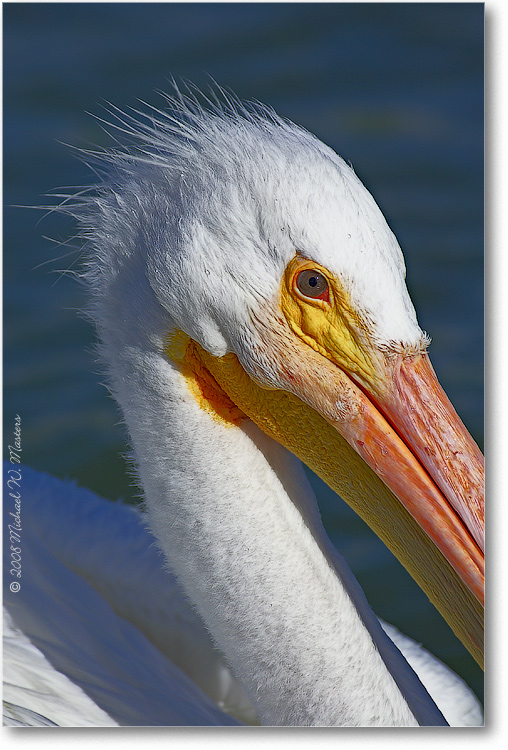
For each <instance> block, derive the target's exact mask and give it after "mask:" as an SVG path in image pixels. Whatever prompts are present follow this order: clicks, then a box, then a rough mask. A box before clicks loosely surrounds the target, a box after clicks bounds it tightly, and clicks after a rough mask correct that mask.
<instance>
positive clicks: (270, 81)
mask: <svg viewBox="0 0 508 750" xmlns="http://www.w3.org/2000/svg"><path fill="white" fill-rule="evenodd" d="M3 11H4V197H5V204H6V207H5V209H4V342H5V357H4V385H5V410H4V435H5V437H4V441H5V444H8V443H9V442H12V437H11V436H12V428H13V425H14V415H15V414H19V415H20V416H21V420H22V436H23V459H24V461H25V462H26V463H27V464H30V465H31V466H33V467H34V468H38V469H41V470H45V471H48V472H50V473H52V474H54V475H56V476H59V477H62V478H65V477H73V478H77V479H78V480H79V482H80V483H81V484H82V485H84V486H87V487H89V488H91V489H93V490H95V491H97V492H98V493H99V494H101V495H103V496H105V497H109V498H117V497H119V496H121V497H124V498H125V499H133V498H135V497H136V495H137V490H136V489H134V488H133V487H132V482H131V480H130V478H129V476H128V474H127V472H126V464H125V461H124V459H123V458H122V454H123V453H125V452H126V450H127V448H126V442H125V436H124V433H123V431H122V427H121V426H120V425H119V414H118V412H117V410H116V407H115V405H114V403H113V402H112V401H111V399H110V398H109V397H108V395H107V393H106V390H105V389H104V387H103V386H101V384H100V382H101V374H100V370H99V368H98V366H97V364H96V362H95V358H94V355H93V341H94V333H93V331H92V329H91V327H90V325H89V324H88V323H87V322H86V321H85V320H84V319H83V318H82V317H80V315H79V312H78V311H79V310H80V309H81V308H82V307H83V306H84V299H83V296H82V290H81V289H80V287H79V285H77V284H76V282H75V281H74V280H73V279H72V276H71V275H69V274H68V273H60V271H61V270H62V269H63V270H64V271H67V270H69V269H71V270H73V269H75V268H76V269H77V268H78V267H79V264H78V265H76V260H77V258H76V254H71V255H69V256H68V257H63V258H61V259H60V260H54V262H50V263H46V262H47V261H51V260H53V259H55V258H58V257H59V256H61V255H62V254H65V253H68V252H69V248H66V247H65V246H59V245H58V244H55V241H56V243H58V242H65V241H69V240H70V238H72V236H73V232H74V227H73V223H72V221H71V220H70V219H67V218H63V217H61V216H58V215H56V214H49V215H46V216H43V212H40V213H37V212H35V211H32V210H25V209H21V208H13V206H14V205H18V206H23V205H29V206H33V205H37V204H46V203H48V202H49V203H54V202H55V201H54V200H53V201H52V200H51V199H48V198H46V197H44V194H45V193H47V192H48V191H50V190H51V189H54V188H61V187H62V186H80V185H85V184H88V183H89V182H90V181H91V180H92V179H93V178H92V177H91V175H90V173H89V172H88V170H87V169H86V168H85V167H84V166H83V165H82V164H81V163H80V162H79V160H77V159H76V158H75V156H73V154H72V153H71V151H70V150H69V149H68V148H67V147H66V146H65V145H63V144H72V145H75V146H88V145H89V144H97V145H107V144H110V140H109V138H108V136H107V135H106V134H105V133H104V132H103V130H102V129H101V127H100V123H99V122H98V121H97V120H95V119H94V118H93V117H91V116H89V115H88V114H86V113H87V112H91V113H95V114H98V115H100V116H103V114H104V112H103V109H102V107H103V104H104V102H112V103H114V104H115V105H117V106H119V107H121V108H126V107H129V106H137V105H138V101H137V100H138V99H141V100H144V101H147V102H150V103H152V104H155V105H157V106H158V105H160V104H161V100H160V98H159V97H158V96H157V94H156V93H154V92H155V90H160V89H163V90H164V89H165V90H167V89H168V87H169V84H168V80H169V78H170V76H174V77H175V78H177V79H180V78H186V79H189V80H191V81H193V82H194V83H196V84H198V85H199V86H201V87H206V86H208V81H209V79H208V75H210V76H212V77H213V78H214V79H215V80H216V81H218V82H219V83H220V84H221V85H223V86H225V87H230V88H231V89H232V90H234V91H235V92H236V93H237V94H238V95H239V96H240V97H242V98H246V99H258V100H260V101H262V102H265V103H267V104H270V105H272V106H273V107H274V108H275V109H276V110H277V111H278V112H279V113H280V114H282V115H284V116H286V117H289V118H290V119H293V120H294V121H296V122H298V123H299V124H301V125H303V126H305V127H306V128H307V129H309V130H311V131H312V132H314V133H315V134H316V135H318V136H319V137H320V138H321V139H322V140H324V141H325V142H326V143H328V144H329V145H330V146H332V147H333V148H334V149H335V150H336V151H338V153H340V154H341V155H342V156H343V157H344V158H345V159H347V160H348V161H350V162H351V163H352V164H353V166H354V167H355V170H356V172H357V173H358V175H359V176H360V178H361V179H362V180H363V181H364V183H365V184H366V185H367V187H368V188H369V189H370V190H371V192H372V193H373V194H374V196H375V198H376V200H377V202H378V203H379V205H380V206H381V208H382V210H383V211H384V213H385V215H386V217H387V219H388V221H389V223H390V225H391V227H392V228H393V230H394V231H395V233H396V235H397V237H398V239H399V241H400V243H401V246H402V248H403V250H404V253H405V257H406V264H407V269H408V286H409V289H410V292H411V294H412V297H413V300H414V302H415V306H416V308H417V311H418V315H419V320H420V323H421V325H422V327H423V328H424V329H425V330H427V331H428V332H429V333H430V334H431V336H432V338H433V343H432V346H431V350H430V351H431V356H432V360H433V363H434V366H435V369H436V371H437V373H438V376H439V378H440V380H441V383H442V385H443V386H444V388H445V390H446V391H447V393H448V394H449V396H450V398H451V399H452V401H453V403H454V404H455V406H456V408H457V410H458V412H459V414H460V415H461V416H462V418H463V420H464V422H465V423H466V425H467V427H468V428H469V430H470V431H471V433H472V434H473V436H474V437H475V439H476V440H477V441H478V442H479V444H480V445H482V443H483V6H482V5H481V4H480V3H478V4H425V3H424V4H354V3H352V4H340V3H339V4H334V3H331V4H319V3H317V4H314V3H312V4H306V3H304V4H291V3H288V4H214V3H211V4H178V3H175V4H171V3H170V4H121V3H120V4H41V3H34V4H7V5H4V6H3ZM57 192H58V190H57ZM48 237H49V238H51V240H48V239H46V238H48ZM72 244H73V243H72V240H70V245H72ZM41 264H43V265H41ZM314 484H315V487H316V491H317V494H318V496H319V500H320V505H321V508H322V513H323V517H324V520H325V523H326V525H327V528H328V530H329V533H330V535H331V537H332V539H333V540H334V542H335V543H336V544H337V546H338V547H339V549H340V550H341V551H342V552H343V554H344V555H345V557H346V558H347V560H348V561H349V563H350V565H351V566H352V568H353V570H354V571H355V574H356V575H357V577H358V578H359V580H360V582H361V584H362V586H363V587H364V590H365V592H366V594H367V597H368V599H369V601H370V602H371V604H372V606H373V608H374V610H375V611H376V612H377V614H379V615H380V616H383V617H384V618H385V619H386V620H388V621H389V622H393V623H394V624H396V625H397V626H398V627H400V629H402V630H403V631H404V632H406V633H408V634H410V635H412V636H413V637H414V638H415V639H416V640H418V641H420V642H422V643H424V644H425V645H427V646H428V647H429V648H430V649H431V650H432V651H433V652H434V653H435V654H436V655H438V656H439V657H440V658H441V659H443V660H444V661H445V662H447V663H448V664H450V665H451V666H452V667H453V668H454V669H455V670H456V671H457V672H459V673H460V674H462V675H463V676H464V677H465V679H466V680H467V681H468V683H469V684H471V685H472V686H473V687H474V689H475V690H476V691H477V693H478V694H479V695H482V691H483V682H482V673H481V671H480V670H479V668H478V667H477V666H476V665H475V663H474V661H473V660H472V659H471V657H470V656H469V655H468V654H467V652H466V651H465V650H464V648H463V647H462V646H461V645H460V644H459V643H458V642H457V640H456V639H455V638H454V636H453V634H452V633H451V631H450V630H449V628H448V627H447V626H446V624H445V623H444V622H443V620H442V618H441V617H440V616H439V614H438V613H437V612H436V611H435V610H434V608H433V607H432V606H431V605H430V604H429V603H428V600H427V599H426V597H425V596H424V594H422V592H421V591H420V590H419V589H418V587H417V586H416V584H414V583H413V582H412V580H411V579H410V577H409V576H408V574H407V573H406V572H405V571H404V570H403V569H402V568H401V566H400V565H399V564H398V563H397V561H396V560H395V559H394V558H393V556H392V555H391V554H390V553H389V552H388V551H387V550H386V548H385V547H384V546H383V545H382V544H381V543H380V542H379V541H378V540H377V538H376V537H375V536H374V535H373V534H372V533H371V532H370V531H369V530H368V529H367V527H366V526H365V525H364V524H363V523H362V522H361V521H360V520H359V519H358V518H357V517H356V516H355V514H354V513H352V511H350V510H349V508H348V507H347V506H345V505H344V504H340V505H337V503H336V498H335V497H332V493H331V492H330V491H329V490H328V489H327V488H326V487H325V486H324V485H323V484H322V483H321V482H320V481H319V480H317V479H316V480H315V481H314Z"/></svg>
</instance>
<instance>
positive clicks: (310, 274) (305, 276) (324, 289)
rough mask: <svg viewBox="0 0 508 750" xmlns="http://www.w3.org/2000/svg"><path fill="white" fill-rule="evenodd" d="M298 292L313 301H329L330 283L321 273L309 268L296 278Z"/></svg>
mask: <svg viewBox="0 0 508 750" xmlns="http://www.w3.org/2000/svg"><path fill="white" fill-rule="evenodd" d="M296 286H297V287H298V291H299V292H301V294H303V295H304V296H305V297H310V298H311V299H324V300H328V299H329V296H328V282H327V280H326V279H325V277H324V276H323V274H322V273H320V272H319V271H315V270H313V269H312V268H307V269H305V271H300V273H299V274H298V276H297V277H296Z"/></svg>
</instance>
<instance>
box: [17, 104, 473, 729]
mask: <svg viewBox="0 0 508 750" xmlns="http://www.w3.org/2000/svg"><path fill="white" fill-rule="evenodd" d="M168 102H169V104H170V109H169V111H167V112H166V111H159V110H154V111H153V113H152V115H151V116H150V118H149V122H148V121H138V120H136V116H129V115H122V114H118V120H119V124H118V125H117V127H119V129H121V130H123V131H124V132H126V133H127V134H128V135H129V137H130V140H131V141H132V142H131V143H130V145H129V146H128V147H125V148H123V147H119V148H116V149H115V150H112V151H106V152H104V153H101V154H88V158H90V159H94V161H95V162H96V163H97V164H98V167H96V169H97V168H98V169H99V171H100V172H101V173H102V174H103V179H102V182H101V184H100V185H99V186H98V187H97V189H96V190H95V191H94V192H91V193H89V194H85V195H84V196H83V195H82V196H81V197H78V198H75V199H74V200H73V201H71V202H70V203H69V202H68V203H64V205H63V206H62V210H63V211H67V212H69V213H71V214H72V215H74V216H77V217H78V219H79V221H80V223H81V227H82V234H83V236H84V238H85V239H86V243H87V246H88V251H87V272H86V281H87V283H88V286H89V289H90V293H91V298H92V302H91V305H90V314H91V316H92V317H93V319H94V321H95V323H96V325H97V329H98V332H99V336H100V339H101V342H102V344H101V354H102V358H103V360H104V362H105V363H106V367H107V370H108V373H109V383H110V388H111V391H112V393H113V394H114V396H115V397H116V399H117V401H118V403H119V404H120V406H121V409H122V412H123V415H124V419H125V423H126V425H127V428H128V430H129V434H130V438H131V441H132V446H133V451H134V457H135V463H136V467H137V471H138V473H139V478H140V481H141V483H142V486H143V490H144V496H145V501H146V518H147V520H148V524H149V526H150V529H151V531H152V533H153V534H154V536H155V537H156V539H157V541H158V544H159V546H160V548H161V550H162V551H163V552H164V555H165V556H166V558H167V560H168V562H169V564H170V567H171V569H172V571H174V574H175V576H176V578H177V580H178V582H179V585H180V586H181V587H182V588H183V590H184V591H185V593H186V595H187V596H188V598H189V600H190V601H191V602H192V604H193V606H194V607H195V608H196V610H197V612H198V613H199V615H200V617H201V618H202V619H203V621H204V623H205V624H206V627H207V629H208V630H209V632H210V634H211V636H212V639H213V642H214V643H215V644H216V645H217V646H218V647H219V649H220V650H221V652H222V654H223V655H224V658H225V660H226V662H227V663H228V664H229V665H230V667H231V670H232V672H233V674H234V675H235V678H236V680H237V681H238V682H239V683H240V684H241V686H242V688H243V690H244V691H245V695H246V696H247V697H246V699H245V703H249V702H250V704H251V705H252V707H253V710H254V712H255V716H256V717H257V719H258V720H259V722H260V723H262V724H268V725H321V726H323V725H324V726H336V725H340V726H344V725H347V726H416V725H418V724H422V725H428V724H431V725H435V724H436V725H439V724H444V723H445V721H444V719H443V716H442V713H441V712H440V710H439V709H438V708H436V705H435V704H434V702H433V701H432V699H431V698H430V697H429V695H428V693H427V692H426V690H425V688H424V687H423V686H422V684H421V683H420V681H419V680H418V678H417V677H416V675H415V673H414V672H413V670H412V669H411V667H410V666H409V663H413V664H414V666H415V669H417V671H421V670H419V668H418V664H417V662H418V659H417V662H415V661H414V660H412V657H411V653H410V652H411V650H412V649H413V646H409V647H408V643H409V641H408V640H406V639H405V638H404V637H403V636H398V635H397V633H396V632H395V631H394V630H393V629H390V628H389V626H387V629H388V631H389V633H390V635H391V636H392V637H393V638H394V639H395V640H396V641H397V642H398V644H399V647H400V648H401V649H402V650H403V651H404V650H405V652H406V656H407V659H408V661H406V660H405V659H404V658H403V657H402V655H401V653H400V651H399V650H398V649H397V648H395V646H394V645H393V642H392V641H391V640H390V638H388V637H387V636H386V634H385V632H384V630H383V628H382V627H381V626H380V624H379V622H378V620H377V619H376V618H375V616H374V615H373V613H372V611H371V610H370V608H369V606H368V604H367V602H366V600H365V597H364V595H363V592H362V591H361V589H360V587H359V585H358V583H357V582H356V580H355V579H354V577H353V575H352V573H351V572H350V570H349V568H348V567H347V565H346V564H345V562H344V560H343V559H342V558H341V557H340V555H339V554H338V553H337V552H336V550H335V549H334V548H333V547H332V545H331V543H330V542H329V540H328V539H327V537H326V534H325V532H324V529H323V527H322V525H321V521H320V517H319V512H318V509H317V505H316V501H315V498H314V495H313V493H312V490H311V489H310V487H309V485H308V483H307V481H306V479H305V476H304V473H303V470H302V467H301V464H300V462H299V460H298V458H297V457H296V456H298V457H299V458H302V459H303V460H304V461H305V462H306V463H307V464H308V465H309V466H310V467H311V468H312V469H314V470H315V471H316V472H317V473H318V474H320V475H321V476H322V477H323V478H324V479H325V480H326V481H327V483H328V484H329V485H330V486H332V488H334V489H336V490H338V491H339V492H340V494H341V495H342V496H343V497H344V498H345V499H346V500H347V501H348V502H350V504H351V505H352V507H353V508H355V510H357V512H359V513H360V515H362V517H363V518H364V519H365V520H367V522H368V523H369V524H370V525H371V526H372V528H373V529H374V530H375V531H376V532H377V533H378V534H379V536H380V537H381V538H382V539H383V540H384V541H385V542H386V543H387V544H388V546H389V547H390V548H391V549H392V550H393V551H394V552H395V554H396V555H397V556H398V557H399V559H400V560H401V561H402V562H403V564H404V565H405V566H406V567H407V568H408V570H409V571H410V572H411V574H412V575H413V576H414V577H415V579H416V580H417V581H418V583H419V584H420V585H421V586H422V588H423V589H424V590H425V591H426V592H427V594H428V596H429V597H430V598H431V600H432V601H433V602H434V603H435V604H436V606H437V607H438V608H439V609H440V611H441V612H442V613H443V615H444V616H445V618H446V619H447V620H448V622H449V623H450V624H451V626H452V627H453V628H454V630H455V632H456V633H457V635H458V636H459V637H460V638H461V640H462V641H463V642H464V643H465V645H466V646H467V647H468V648H469V650H470V651H471V653H473V655H474V656H475V657H476V658H477V660H479V661H481V659H482V632H483V631H482V612H483V609H482V603H483V463H482V456H481V454H480V452H479V450H478V448H477V447H476V445H475V444H474V442H473V441H472V439H471V438H470V436H469V434H468V433H467V431H466V429H465V428H464V426H463V425H462V423H461V422H460V420H459V418H458V417H457V415H456V413H455V412H454V410H453V407H452V406H451V404H450V403H449V401H448V400H447V398H446V396H445V394H444V392H443V391H442V390H441V388H440V386H439V384H438V382H437V380H436V378H435V375H434V373H433V370H432V368H431V365H430V363H429V360H428V356H427V354H426V347H427V344H428V340H427V337H426V335H425V334H424V333H423V332H422V331H421V329H420V328H419V326H418V323H417V320H416V315H415V312H414V308H413V306H412V303H411V301H410V298H409V296H408V293H407V290H406V287H405V283H404V277H405V269H404V262H403V257H402V253H401V250H400V248H399V246H398V244H397V241H396V239H395V237H394V235H393V234H392V232H391V231H390V229H389V228H388V226H387V224H386V222H385V220H384V218H383V216H382V214H381V212H380V210H379V209H378V207H377V205H376V204H375V202H374V200H373V198H372V197H371V195H370V194H369V193H368V192H367V190H366V189H365V188H364V187H363V185H362V184H361V183H360V181H359V180H358V178H357V177H356V175H355V174H354V172H353V170H352V169H351V168H350V167H349V166H347V165H346V164H345V162H344V161H343V160H342V159H341V158H340V157H338V156H337V155H336V154H335V153H334V152H333V151H332V150H331V149H329V148H328V147H326V146H325V145H323V144H322V143H321V142H320V141H319V140H317V139H316V138H315V137H314V136H312V135H311V134H309V133H307V132H306V131H304V130H302V129H301V128H299V127H297V126H295V125H294V124H292V123H290V122H288V121H285V120H282V119H280V118H279V117H278V116H276V115H275V114H274V113H273V112H272V111H270V110H267V109H266V108H264V107H262V106H260V105H253V106H249V107H247V108H244V107H243V106H242V105H240V104H239V103H237V102H235V101H233V102H230V101H227V102H225V103H224V104H223V105H221V104H217V105H210V107H209V108H208V109H204V108H202V107H201V106H200V105H199V104H198V103H197V102H196V101H194V100H193V99H192V98H186V97H183V96H180V97H177V98H176V99H169V98H168ZM288 449H289V451H291V452H289V451H288ZM293 454H295V455H293ZM122 512H123V510H122ZM129 513H131V511H129ZM81 525H82V524H80V526H81ZM110 527H111V525H109V526H108V525H106V528H108V529H109V528H110ZM117 536H118V535H117ZM117 536H115V535H112V537H111V539H112V544H111V546H113V544H114V545H116V544H117V542H118V545H119V546H120V547H121V541H120V540H117ZM46 537H47V534H46V533H45V532H41V537H40V538H42V539H44V542H45V544H46V543H47V544H48V545H49V544H50V542H48V541H47V538H46ZM92 538H93V534H92ZM56 547H58V544H57V545H56ZM71 547H72V551H71V552H69V553H65V554H66V555H67V554H70V556H71V557H72V555H75V554H77V552H76V550H75V549H74V546H73V545H71ZM110 552H112V553H114V550H111V549H110ZM52 554H56V553H55V552H54V550H53V552H52ZM60 562H61V561H60ZM48 564H49V563H48ZM64 564H65V565H68V567H69V569H70V570H71V571H76V570H77V571H81V569H82V568H81V565H80V564H78V563H76V561H74V562H69V561H67V560H66V561H65V563H64ZM85 567H86V566H85ZM94 576H95V578H94ZM96 577H97V571H95V572H94V573H92V572H90V570H89V571H88V573H87V574H84V578H85V580H87V581H88V583H90V584H91V585H92V586H96V587H97V588H99V590H100V585H99V584H94V583H93V580H95V579H96ZM99 577H100V576H99ZM131 578H132V576H128V575H126V576H125V578H123V577H122V584H123V585H124V586H126V587H127V589H128V590H130V591H131V594H132V596H134V594H135V596H136V597H137V596H138V594H139V600H140V601H141V602H142V601H143V600H144V596H145V598H146V594H145V595H143V593H142V589H143V585H142V584H141V585H139V584H138V586H137V587H135V586H134V584H132V588H131ZM145 580H146V579H145ZM69 585H72V584H71V582H70V581H69ZM145 585H146V584H145ZM57 598H58V597H57ZM79 598H80V601H82V602H84V601H86V594H85V593H84V592H83V593H81V594H80V595H79ZM106 598H107V597H106ZM113 599H115V595H113ZM131 601H132V598H131ZM94 606H95V605H94ZM112 606H113V609H114V610H115V611H116V612H117V613H118V614H122V611H121V605H120V604H118V602H116V603H115V602H113V603H112ZM130 608H131V609H135V606H134V607H132V606H131V607H130ZM85 609H86V610H87V611H88V612H89V611H90V608H89V607H86V606H85ZM92 611H93V609H92ZM61 616H62V617H63V615H61ZM94 616H95V613H94ZM101 617H104V623H107V622H109V621H108V618H107V617H106V615H105V614H104V615H97V622H98V623H99V627H100V628H101V632H103V629H102V625H101ZM13 618H14V625H13V627H14V628H16V627H18V628H21V630H22V631H23V632H25V633H26V632H27V629H26V626H25V627H22V625H20V624H19V623H18V625H16V613H15V612H14V613H13ZM20 618H21V616H20ZM21 619H22V618H21ZM78 619H79V618H78ZM138 619H143V618H139V617H138ZM110 620H111V618H110ZM64 621H65V618H63V620H62V622H64ZM137 624H138V623H137ZM117 625H118V624H117ZM117 625H116V626H115V627H117ZM105 627H107V624H106V625H105ZM145 627H146V628H147V629H148V630H150V626H149V625H145ZM142 629H143V628H141V630H142ZM29 635H30V634H29ZM118 638H120V635H118ZM32 640H33V641H34V642H35V640H36V639H35V638H32ZM116 640H117V638H115V637H113V639H112V643H115V642H116ZM152 640H154V639H153V638H152ZM155 640H157V639H156V638H155ZM148 645H150V644H148ZM148 651H149V649H147V653H148ZM48 658H49V657H48ZM161 658H162V657H161ZM147 659H148V660H149V661H150V668H151V667H152V662H153V659H154V655H153V653H150V654H149V655H148V656H147ZM422 659H423V661H424V662H425V664H426V665H427V667H428V668H429V669H430V671H431V672H432V671H435V670H434V665H435V662H433V661H432V659H431V657H428V656H424V657H422ZM408 662H409V663H408ZM429 665H430V666H429ZM55 666H56V668H57V669H60V671H64V670H63V669H62V668H61V667H59V666H58V664H55ZM150 668H148V667H147V673H146V674H147V675H148V674H150ZM153 669H154V670H156V666H155V665H154V666H153ZM439 669H441V670H442V667H440V668H439ZM78 671H79V670H78ZM423 671H425V669H424V670H423ZM445 673H446V674H447V675H448V673H447V672H446V670H445V672H443V671H441V672H440V674H445ZM153 674H156V671H154V672H153ZM71 679H73V676H72V675H71ZM154 679H155V680H157V679H158V678H154ZM439 679H440V678H439ZM446 679H448V677H447V678H446ZM455 679H456V678H455ZM137 680H138V677H136V685H137V684H138V683H137ZM422 680H423V681H424V682H425V680H424V677H423V674H422ZM73 681H74V682H77V684H80V683H79V679H78V680H76V679H74V680H73ZM82 681H83V680H82ZM84 682H85V685H86V684H87V683H86V680H85V681H84ZM121 682H122V680H121V679H120V680H119V683H121ZM166 682H168V681H167V680H166ZM452 682H453V679H452ZM431 683H432V679H431V680H430V682H427V684H428V685H429V690H430V691H431V692H432V688H431ZM165 684H166V683H163V681H162V678H161V686H162V687H164V685H165ZM454 684H456V683H454ZM128 687H129V685H127V686H126V688H127V689H128ZM152 687H153V685H151V684H150V689H151V688H152ZM167 689H168V698H167V700H168V702H169V701H170V700H171V698H172V697H173V698H174V696H175V694H176V692H177V691H175V690H172V689H171V686H170V685H169V683H168V685H167ZM189 689H190V688H189ZM460 690H464V688H463V686H461V688H460ZM460 690H459V692H460ZM162 692H164V691H163V690H162ZM191 692H192V691H191ZM438 692H439V691H438ZM89 695H90V693H89ZM202 698H203V702H201V703H200V706H201V708H202V710H203V711H204V712H205V713H206V712H207V711H208V712H211V713H207V715H206V718H205V717H204V716H203V714H202V713H201V714H199V717H198V718H197V719H196V721H194V722H192V721H189V720H188V718H181V721H180V722H179V721H171V720H169V719H168V721H167V722H164V721H159V723H221V721H220V720H219V721H217V715H212V714H213V711H214V710H216V708H214V707H213V705H212V706H211V707H210V706H209V705H208V704H206V701H205V699H204V696H203V697H202ZM438 698H439V696H436V700H438ZM194 699H195V696H194V697H192V696H191V698H190V700H191V701H192V700H194ZM93 700H95V703H96V704H97V706H98V707H99V709H100V710H102V707H101V702H100V700H97V698H96V696H94V698H93ZM151 700H153V701H154V702H155V698H153V699H152V698H150V699H149V700H148V701H147V703H150V701H151ZM162 700H164V699H162ZM196 700H198V703H199V701H200V700H201V697H199V696H198V699H196ZM453 700H454V699H452V703H453ZM458 700H459V699H458ZM242 701H244V698H243V697H242V698H241V700H240V702H242ZM120 702H121V701H120ZM157 705H158V704H157ZM34 710H35V711H37V709H34ZM444 710H445V709H444V708H443V711H444ZM468 710H469V709H467V710H466V713H467V711H468ZM147 711H148V708H147ZM106 713H107V715H108V716H109V717H111V718H112V719H114V721H116V722H117V723H128V719H126V718H125V715H120V714H121V711H120V710H118V709H117V712H116V714H115V711H114V710H108V707H107V706H106ZM155 713H156V711H155ZM233 713H234V710H233ZM238 713H239V714H241V710H239V712H238ZM148 714H149V712H148ZM148 714H147V716H148ZM184 715H185V717H187V714H185V711H183V713H182V714H181V717H184ZM13 721H14V722H16V721H17V719H16V718H15V717H14V718H13ZM232 721H233V720H230V722H232ZM132 723H140V717H139V716H136V717H135V718H133V720H132ZM141 723H142V721H141ZM147 723H150V717H149V718H148V719H147ZM152 723H157V722H156V721H154V722H152ZM223 723H226V722H223Z"/></svg>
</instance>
